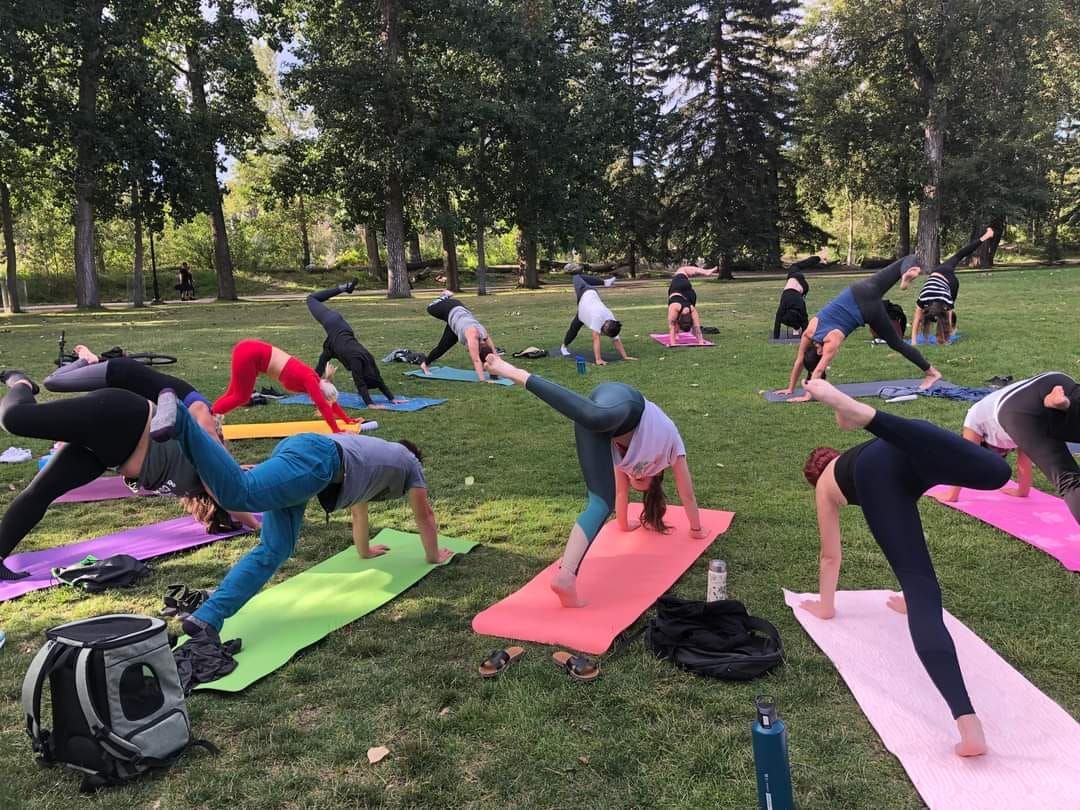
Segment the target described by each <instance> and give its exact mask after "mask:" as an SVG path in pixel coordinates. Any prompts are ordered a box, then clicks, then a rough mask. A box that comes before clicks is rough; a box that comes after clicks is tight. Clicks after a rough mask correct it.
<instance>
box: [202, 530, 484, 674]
mask: <svg viewBox="0 0 1080 810" xmlns="http://www.w3.org/2000/svg"><path fill="white" fill-rule="evenodd" d="M372 543H373V544H374V543H380V544H382V545H386V546H389V547H390V551H389V552H387V553H386V554H384V555H382V556H381V557H374V558H372V559H370V560H361V559H360V557H359V556H358V555H357V553H356V549H353V548H348V549H345V551H342V552H341V553H340V554H335V555H334V556H333V557H331V558H330V559H328V560H324V561H323V562H321V563H319V564H318V565H316V566H313V567H311V568H309V569H308V570H306V571H304V572H302V573H300V574H297V575H296V576H295V577H292V578H291V579H287V580H285V581H284V582H282V583H280V584H278V585H274V586H273V587H270V588H267V589H266V590H264V591H262V592H260V593H258V594H257V595H256V596H255V597H254V598H253V599H252V600H251V601H250V602H248V603H247V604H246V605H244V607H242V608H241V609H240V611H239V612H238V613H237V614H236V615H235V616H233V617H231V618H229V619H226V621H225V626H224V627H223V628H222V630H221V638H222V639H223V640H225V641H227V640H229V639H232V638H239V639H240V640H241V641H242V642H243V648H242V649H241V650H240V652H239V653H238V654H237V656H236V661H237V664H238V666H237V667H236V669H234V670H233V671H232V672H230V673H229V674H228V675H226V676H225V677H224V678H220V679H218V680H216V681H213V682H211V683H204V684H200V685H199V686H198V687H196V688H197V689H213V690H216V691H219V692H240V691H243V690H244V689H247V688H248V687H249V686H251V685H252V684H253V683H255V681H257V680H259V679H260V678H263V677H265V676H267V675H269V674H270V673H271V672H273V671H274V670H276V669H278V668H279V667H281V666H282V665H283V664H286V663H287V662H288V661H289V659H291V658H292V657H293V656H294V655H296V654H297V653H298V652H300V650H302V649H304V648H305V647H308V646H310V645H312V644H314V643H315V642H316V641H320V640H321V639H323V638H325V637H326V636H328V635H329V634H330V633H332V632H334V631H335V630H337V629H339V628H341V627H344V626H345V625H347V624H349V623H351V622H354V621H356V620H357V619H359V618H360V617H361V616H364V615H366V614H368V613H370V612H371V611H373V610H375V609H376V608H378V607H382V606H383V605H385V604H386V603H387V602H389V601H390V600H391V599H393V598H394V597H395V596H398V595H400V594H402V593H404V592H405V591H407V590H408V589H409V588H411V587H412V586H413V585H415V584H416V583H417V582H419V581H420V580H421V579H423V578H424V577H425V576H427V575H428V574H430V573H431V572H432V571H434V570H435V569H436V568H438V567H439V566H435V565H431V564H429V563H428V562H427V561H425V559H424V549H423V547H422V546H421V545H420V537H419V535H415V534H407V533H406V532H399V531H396V530H395V529H383V530H382V531H381V532H379V534H378V536H377V537H375V538H374V539H373V540H372ZM475 545H476V543H473V542H470V541H468V540H457V539H455V538H452V537H440V538H439V547H440V548H448V549H450V550H451V551H454V552H457V553H462V554H463V553H466V552H469V551H471V550H472V548H473V547H474V546H475ZM455 556H456V555H455ZM453 559H454V557H451V558H450V561H451V562H452V561H453ZM445 564H446V563H444V565H445Z"/></svg>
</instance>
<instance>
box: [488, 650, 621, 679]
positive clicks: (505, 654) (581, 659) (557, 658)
mask: <svg viewBox="0 0 1080 810" xmlns="http://www.w3.org/2000/svg"><path fill="white" fill-rule="evenodd" d="M524 655H525V648H524V647H507V648H506V649H503V650H496V651H495V652H493V653H492V654H491V655H489V656H488V657H487V659H486V660H485V661H484V662H483V663H482V664H480V668H479V670H478V672H479V673H480V677H481V678H484V679H485V680H487V679H490V678H496V677H498V676H499V675H501V674H502V673H503V672H505V671H506V670H508V669H509V668H510V667H511V666H512V665H513V664H515V663H516V662H518V661H520V660H521V659H522V657H524ZM551 660H552V662H553V663H554V664H555V666H557V667H558V668H559V669H562V670H564V671H565V672H566V674H567V675H569V676H570V677H571V678H573V679H574V680H575V681H578V682H580V683H592V682H593V681H595V680H596V679H597V678H599V677H600V662H599V661H597V660H594V659H592V658H586V657H585V656H584V655H574V654H573V653H568V652H566V651H564V650H559V651H558V652H556V653H552V655H551Z"/></svg>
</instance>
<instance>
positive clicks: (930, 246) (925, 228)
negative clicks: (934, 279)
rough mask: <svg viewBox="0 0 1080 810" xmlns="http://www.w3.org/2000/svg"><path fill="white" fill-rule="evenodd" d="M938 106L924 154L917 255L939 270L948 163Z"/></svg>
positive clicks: (929, 117)
mask: <svg viewBox="0 0 1080 810" xmlns="http://www.w3.org/2000/svg"><path fill="white" fill-rule="evenodd" d="M937 107H938V105H937V104H936V103H935V104H932V105H931V107H930V112H929V114H928V115H927V119H926V130H925V135H924V138H923V154H924V156H925V158H926V182H925V183H924V184H923V200H922V203H921V204H920V205H919V230H918V247H917V248H916V250H915V255H916V257H917V260H918V262H919V265H920V266H922V267H936V266H937V265H938V262H939V259H940V257H941V245H940V229H941V197H940V195H939V191H940V189H941V177H942V170H943V165H944V161H945V132H944V131H943V130H942V128H941V126H940V121H941V114H940V111H939V110H938V108H937Z"/></svg>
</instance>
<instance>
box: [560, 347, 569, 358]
mask: <svg viewBox="0 0 1080 810" xmlns="http://www.w3.org/2000/svg"><path fill="white" fill-rule="evenodd" d="M559 351H560V352H562V354H563V357H569V356H570V350H569V349H568V348H566V347H565V346H560V347H559Z"/></svg>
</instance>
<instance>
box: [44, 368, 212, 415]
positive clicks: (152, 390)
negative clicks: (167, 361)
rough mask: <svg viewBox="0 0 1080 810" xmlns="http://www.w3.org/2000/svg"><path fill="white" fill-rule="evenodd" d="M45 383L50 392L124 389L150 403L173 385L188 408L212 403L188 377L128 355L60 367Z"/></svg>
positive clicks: (177, 394) (66, 392)
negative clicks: (163, 371)
mask: <svg viewBox="0 0 1080 810" xmlns="http://www.w3.org/2000/svg"><path fill="white" fill-rule="evenodd" d="M43 385H44V386H45V388H46V389H47V390H49V391H55V392H57V393H64V394H70V393H73V392H77V391H98V390H100V389H102V388H122V389H123V390H125V391H131V392H132V393H134V394H138V395H139V396H140V397H142V398H143V399H148V400H150V401H151V402H157V398H158V395H159V394H160V393H161V392H162V391H164V390H165V389H166V388H171V389H172V390H173V391H175V392H176V396H177V397H179V398H180V399H181V400H182V401H183V403H184V404H185V405H187V406H189V407H190V406H191V403H192V402H205V403H206V404H207V405H208V406H209V404H210V403H209V402H207V400H206V397H204V396H203V395H202V394H200V393H199V392H198V391H197V390H196V389H195V388H194V386H192V385H191V384H190V383H188V382H186V381H185V380H181V379H180V378H179V377H173V376H172V375H171V374H162V373H161V372H160V371H157V370H155V369H152V368H150V366H147V365H144V364H143V363H140V362H139V361H138V360H132V359H131V358H128V357H114V358H112V359H111V360H102V361H101V362H99V363H87V362H86V361H85V360H81V359H80V360H76V361H75V362H74V363H68V364H67V365H66V366H60V368H58V369H57V370H56V371H54V372H53V373H52V374H50V375H49V376H48V377H46V378H45V380H44V382H43Z"/></svg>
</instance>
